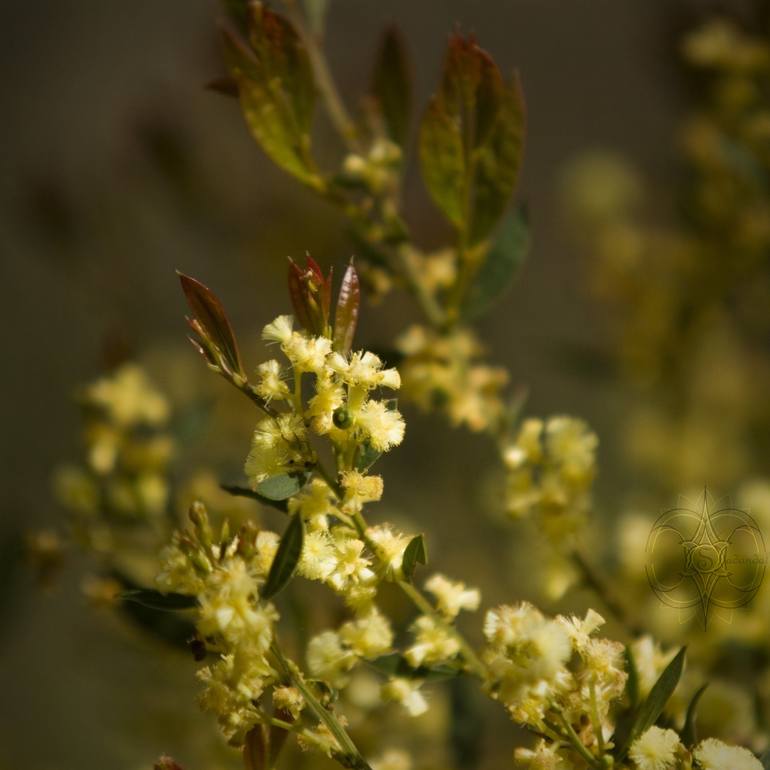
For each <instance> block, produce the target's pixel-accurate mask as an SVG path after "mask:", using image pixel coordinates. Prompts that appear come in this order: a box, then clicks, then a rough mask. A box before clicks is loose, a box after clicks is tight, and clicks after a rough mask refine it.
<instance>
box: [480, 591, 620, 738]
mask: <svg viewBox="0 0 770 770" xmlns="http://www.w3.org/2000/svg"><path fill="white" fill-rule="evenodd" d="M603 623H604V619H603V618H602V617H601V616H600V615H599V614H598V613H596V612H594V611H593V610H589V612H588V614H587V615H586V617H585V619H583V620H580V619H578V618H575V617H571V618H566V617H563V616H558V617H556V618H547V617H546V616H544V615H543V614H542V613H541V612H540V611H539V610H538V609H536V608H535V607H533V606H532V605H531V604H528V603H526V602H525V603H522V604H519V605H516V606H502V607H498V608H497V609H495V610H490V611H489V612H488V613H487V616H486V618H485V621H484V635H485V636H486V639H487V643H488V647H487V649H486V651H485V661H486V663H487V666H488V682H487V687H488V688H489V691H490V693H491V694H492V696H493V697H495V698H496V699H498V700H500V701H501V702H502V703H503V704H505V706H506V708H507V709H508V711H509V712H510V714H511V717H512V718H513V719H514V720H515V721H516V722H519V723H521V724H525V725H529V726H530V727H533V728H535V729H537V730H540V731H544V730H545V729H546V728H548V726H549V725H551V724H558V725H562V726H563V725H570V726H572V725H581V724H583V723H584V722H585V723H586V724H588V725H590V733H589V734H586V735H584V737H583V740H584V742H585V743H586V744H588V745H591V744H594V743H596V744H597V745H598V746H603V741H604V737H605V734H608V733H610V732H611V727H612V724H611V721H610V705H611V704H612V702H613V701H615V700H617V699H618V698H620V696H621V695H622V694H623V690H624V687H625V683H626V678H627V675H626V672H625V669H624V658H623V645H622V644H620V643H618V642H612V641H609V640H607V639H602V638H596V637H593V636H592V634H593V633H594V631H596V630H597V629H598V628H599V627H600V626H601V625H602V624H603ZM575 661H577V662H575Z"/></svg>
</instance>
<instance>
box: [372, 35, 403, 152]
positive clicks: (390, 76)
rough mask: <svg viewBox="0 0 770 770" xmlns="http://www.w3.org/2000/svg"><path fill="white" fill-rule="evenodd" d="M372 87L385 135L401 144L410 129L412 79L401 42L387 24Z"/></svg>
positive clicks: (375, 66) (401, 145) (399, 37)
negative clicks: (386, 133)
mask: <svg viewBox="0 0 770 770" xmlns="http://www.w3.org/2000/svg"><path fill="white" fill-rule="evenodd" d="M371 90H372V94H373V96H374V98H375V99H376V101H377V104H378V106H379V109H380V113H381V114H382V119H383V122H384V124H385V129H386V130H387V132H388V136H389V137H390V139H391V140H392V141H394V142H395V143H396V144H398V145H399V146H400V147H402V148H403V147H404V145H405V144H406V140H407V136H408V133H409V116H410V112H411V104H412V81H411V77H410V73H409V65H408V62H407V56H406V50H405V47H404V42H403V40H402V38H401V34H400V33H399V31H398V29H396V27H393V26H391V27H388V29H387V30H385V34H384V35H383V38H382V42H381V43H380V48H379V51H378V52H377V59H376V61H375V65H374V74H373V77H372V89H371Z"/></svg>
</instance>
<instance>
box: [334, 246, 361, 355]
mask: <svg viewBox="0 0 770 770" xmlns="http://www.w3.org/2000/svg"><path fill="white" fill-rule="evenodd" d="M360 306H361V286H360V284H359V282H358V273H357V272H356V268H355V266H354V265H353V262H352V261H351V262H350V264H349V265H348V267H347V270H345V275H344V276H342V284H341V285H340V293H339V296H338V297H337V310H336V312H335V315H334V349H335V350H336V351H338V352H340V353H342V354H343V355H347V354H348V353H349V352H350V349H351V348H352V347H353V337H354V336H355V333H356V326H357V325H358V311H359V308H360Z"/></svg>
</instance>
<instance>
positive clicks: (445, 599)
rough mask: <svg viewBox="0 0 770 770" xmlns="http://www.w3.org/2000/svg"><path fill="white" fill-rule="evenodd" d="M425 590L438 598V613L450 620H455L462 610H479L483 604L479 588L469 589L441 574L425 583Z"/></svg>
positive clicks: (463, 584)
mask: <svg viewBox="0 0 770 770" xmlns="http://www.w3.org/2000/svg"><path fill="white" fill-rule="evenodd" d="M425 590H426V591H427V592H428V593H431V594H433V595H434V596H435V597H436V607H437V609H438V611H439V612H441V613H443V614H444V615H445V616H446V617H447V618H448V619H449V620H454V619H455V618H456V617H457V616H458V615H459V614H460V610H469V611H471V612H472V611H474V610H477V609H478V608H479V604H480V602H481V592H480V591H479V590H478V588H467V587H466V585H465V583H463V582H461V581H459V580H458V581H453V580H449V579H448V578H447V577H445V576H444V575H441V574H435V575H433V576H432V577H430V578H429V579H428V580H427V581H426V583H425Z"/></svg>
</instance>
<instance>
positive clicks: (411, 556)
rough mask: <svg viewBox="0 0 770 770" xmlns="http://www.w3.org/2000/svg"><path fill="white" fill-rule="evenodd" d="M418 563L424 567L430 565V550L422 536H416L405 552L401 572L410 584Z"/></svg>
mask: <svg viewBox="0 0 770 770" xmlns="http://www.w3.org/2000/svg"><path fill="white" fill-rule="evenodd" d="M418 562H419V563H420V564H422V565H423V566H425V565H426V564H427V563H428V548H427V546H426V545H425V537H424V535H422V534H420V535H415V536H414V537H413V538H412V539H411V540H410V541H409V544H408V545H407V547H406V549H405V550H404V558H403V561H402V563H401V571H402V572H403V573H404V578H405V579H406V580H408V581H409V582H411V581H412V577H413V575H414V569H415V567H416V566H417V564H418Z"/></svg>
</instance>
